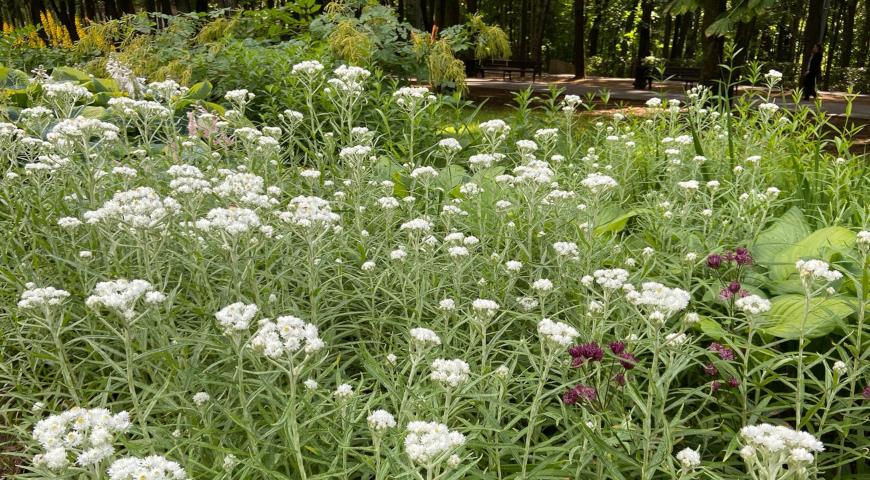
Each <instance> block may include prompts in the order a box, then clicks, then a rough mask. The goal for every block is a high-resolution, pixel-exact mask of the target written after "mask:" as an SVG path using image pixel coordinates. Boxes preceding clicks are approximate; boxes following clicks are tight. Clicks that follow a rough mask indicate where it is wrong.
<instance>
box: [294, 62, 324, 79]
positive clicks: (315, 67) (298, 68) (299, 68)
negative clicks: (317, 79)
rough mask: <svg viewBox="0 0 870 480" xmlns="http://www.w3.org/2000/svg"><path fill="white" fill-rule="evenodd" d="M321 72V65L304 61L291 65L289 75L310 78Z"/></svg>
mask: <svg viewBox="0 0 870 480" xmlns="http://www.w3.org/2000/svg"><path fill="white" fill-rule="evenodd" d="M322 71H323V64H322V63H320V62H318V61H317V60H306V61H304V62H299V63H297V64H295V65H293V68H292V69H291V73H292V74H293V75H300V74H301V75H306V76H309V77H312V76H314V75H317V74H318V73H320V72H322Z"/></svg>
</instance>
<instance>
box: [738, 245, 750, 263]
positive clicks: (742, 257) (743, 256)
mask: <svg viewBox="0 0 870 480" xmlns="http://www.w3.org/2000/svg"><path fill="white" fill-rule="evenodd" d="M734 261H735V262H737V265H744V266H745V265H752V254H751V253H749V250H747V249H745V248H743V247H740V248H738V249H737V250H736V251H735V252H734Z"/></svg>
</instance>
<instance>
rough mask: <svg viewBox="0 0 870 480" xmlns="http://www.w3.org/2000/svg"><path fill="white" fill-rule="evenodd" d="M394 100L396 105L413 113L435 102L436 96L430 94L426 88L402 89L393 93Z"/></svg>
mask: <svg viewBox="0 0 870 480" xmlns="http://www.w3.org/2000/svg"><path fill="white" fill-rule="evenodd" d="M393 98H394V99H395V100H396V105H398V106H400V107H402V108H403V109H405V110H406V111H408V112H412V113H413V112H415V111H417V110H418V109H420V108H421V107H424V106H426V104H427V103H429V102H434V101H435V95H432V94H430V93H429V89H428V88H426V87H402V88H400V89H398V90H396V91H395V92H393Z"/></svg>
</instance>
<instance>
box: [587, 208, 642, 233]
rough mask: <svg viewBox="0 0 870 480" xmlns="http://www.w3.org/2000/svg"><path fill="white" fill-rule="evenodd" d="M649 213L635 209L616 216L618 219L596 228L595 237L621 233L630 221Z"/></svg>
mask: <svg viewBox="0 0 870 480" xmlns="http://www.w3.org/2000/svg"><path fill="white" fill-rule="evenodd" d="M647 211H648V209H645V208H635V209H633V210H629V211H628V212H625V213H623V214H621V215H618V216H616V218H614V219H612V220H609V221H607V222H606V223H602V224H600V225H598V226H597V227H595V235H603V234H605V233H619V232H621V231H622V230H623V229H624V228H625V226H626V225H628V221H629V220H631V219H632V218H634V217H636V216H638V215H640V214H642V213H645V212H647Z"/></svg>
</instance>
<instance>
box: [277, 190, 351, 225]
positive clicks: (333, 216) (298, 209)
mask: <svg viewBox="0 0 870 480" xmlns="http://www.w3.org/2000/svg"><path fill="white" fill-rule="evenodd" d="M278 216H279V217H280V218H281V220H284V221H285V222H288V223H292V224H293V225H296V226H299V227H304V228H312V227H324V228H325V227H328V226H330V225H332V224H333V223H336V222H338V221H339V220H340V219H341V217H340V216H339V215H338V214H337V213H333V212H332V208H331V207H330V206H329V201H328V200H324V199H322V198H320V197H313V196H312V197H306V196H298V197H294V198H292V199H291V200H290V204H289V205H288V206H287V211H286V212H281V213H280V214H279V215H278Z"/></svg>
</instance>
